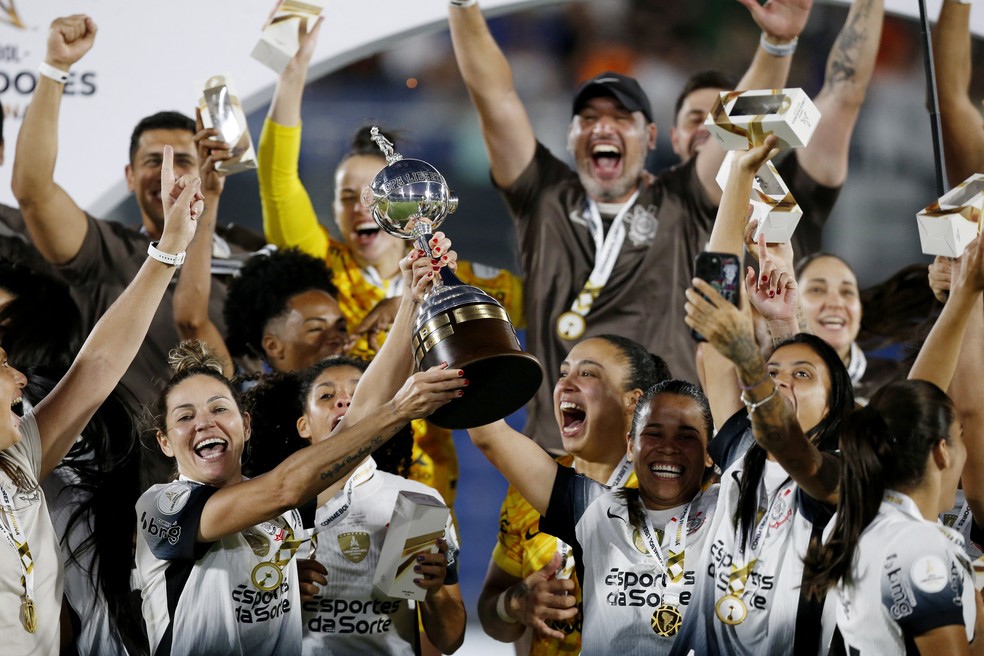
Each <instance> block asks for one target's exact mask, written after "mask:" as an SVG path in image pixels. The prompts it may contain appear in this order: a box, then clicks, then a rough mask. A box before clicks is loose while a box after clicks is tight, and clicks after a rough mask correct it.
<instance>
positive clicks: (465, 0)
mask: <svg viewBox="0 0 984 656" xmlns="http://www.w3.org/2000/svg"><path fill="white" fill-rule="evenodd" d="M477 2H478V0H448V4H449V5H451V6H452V7H461V8H465V7H471V6H472V5H473V4H475V3H477ZM513 621H514V622H515V621H516V620H513Z"/></svg>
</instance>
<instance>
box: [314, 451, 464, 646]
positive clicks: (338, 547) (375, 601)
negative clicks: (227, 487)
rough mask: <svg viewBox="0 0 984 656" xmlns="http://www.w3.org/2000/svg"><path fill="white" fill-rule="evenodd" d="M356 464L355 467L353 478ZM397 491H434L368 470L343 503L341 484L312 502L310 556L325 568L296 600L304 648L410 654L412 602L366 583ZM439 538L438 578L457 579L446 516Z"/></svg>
mask: <svg viewBox="0 0 984 656" xmlns="http://www.w3.org/2000/svg"><path fill="white" fill-rule="evenodd" d="M362 471H363V470H362V468H360V469H359V470H357V471H356V473H355V474H353V477H354V478H355V477H358V475H359V474H360V472H362ZM402 490H408V491H411V492H419V493H423V494H428V495H430V496H433V497H436V498H438V499H440V498H441V495H440V494H438V492H437V491H436V490H434V489H433V488H430V487H428V486H426V485H423V484H422V483H418V482H416V481H408V480H406V479H404V478H401V477H399V476H394V475H393V474H388V473H386V472H382V471H375V472H372V471H369V472H368V478H366V479H365V480H362V481H361V482H359V484H357V485H354V486H353V487H352V497H351V502H350V503H349V500H348V498H347V495H346V494H345V491H344V490H342V491H340V492H339V493H338V494H336V495H335V496H334V497H332V498H331V499H330V500H329V501H328V503H326V504H324V505H323V506H321V507H319V508H318V510H317V513H316V515H315V543H316V544H317V548H316V553H315V554H314V555H313V556H312V557H313V558H314V559H315V560H317V561H318V562H320V563H321V564H322V565H324V566H325V568H326V569H327V570H328V577H327V578H328V584H327V585H325V586H323V587H322V588H321V589H320V590H319V591H318V594H317V595H316V596H315V597H314V599H312V600H311V601H306V602H304V604H303V606H302V608H303V619H304V645H303V653H304V654H305V655H315V654H317V655H319V656H325V655H327V654H332V653H334V654H337V655H339V656H342V655H344V656H350V655H352V656H355V655H358V654H366V655H367V656H368V655H375V654H401V655H403V654H405V655H407V656H412V655H413V654H414V653H415V652H414V645H415V643H416V639H417V610H416V607H415V606H414V605H413V602H412V601H411V600H407V599H390V598H377V597H375V596H374V595H373V587H372V579H373V574H374V573H375V571H376V564H377V563H378V562H379V553H380V551H381V550H382V548H383V540H384V539H385V538H386V528H387V526H388V525H389V521H390V519H391V518H392V516H393V508H394V506H395V505H396V497H397V495H398V493H399V492H400V491H402ZM442 502H443V500H442ZM346 506H347V512H346ZM326 523H327V526H324V524H326ZM445 539H446V540H447V542H448V576H447V578H446V579H445V583H447V584H452V583H457V582H458V575H457V559H456V555H457V552H458V544H457V540H456V538H455V534H454V527H453V526H452V524H451V520H450V518H449V519H448V524H447V526H446V528H445Z"/></svg>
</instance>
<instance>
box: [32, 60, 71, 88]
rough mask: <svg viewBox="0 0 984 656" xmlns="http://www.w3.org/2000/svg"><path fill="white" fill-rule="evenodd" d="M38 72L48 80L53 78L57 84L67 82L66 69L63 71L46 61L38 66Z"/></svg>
mask: <svg viewBox="0 0 984 656" xmlns="http://www.w3.org/2000/svg"><path fill="white" fill-rule="evenodd" d="M38 73H40V74H41V75H43V76H45V77H46V78H48V79H49V80H54V81H55V82H57V83H58V84H65V83H66V82H68V71H63V70H62V69H60V68H55V67H54V66H52V65H51V64H49V63H48V62H41V64H40V65H39V66H38Z"/></svg>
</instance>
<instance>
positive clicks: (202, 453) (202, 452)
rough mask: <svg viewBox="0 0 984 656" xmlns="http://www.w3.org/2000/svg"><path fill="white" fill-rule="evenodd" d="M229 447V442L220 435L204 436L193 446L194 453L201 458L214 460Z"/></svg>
mask: <svg viewBox="0 0 984 656" xmlns="http://www.w3.org/2000/svg"><path fill="white" fill-rule="evenodd" d="M228 448H229V442H228V441H227V440H226V439H224V438H221V437H206V438H204V439H202V440H200V441H199V442H197V443H196V444H195V446H194V451H195V455H196V456H198V457H199V458H201V459H202V460H205V461H209V460H216V459H218V458H221V457H222V455H223V454H224V453H225V452H226V450H227V449H228Z"/></svg>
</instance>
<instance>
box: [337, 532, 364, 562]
mask: <svg viewBox="0 0 984 656" xmlns="http://www.w3.org/2000/svg"><path fill="white" fill-rule="evenodd" d="M369 543H370V542H369V534H368V533H364V532H351V533H342V534H341V535H339V536H338V548H339V550H340V551H341V552H342V555H343V556H345V558H346V559H348V560H350V561H352V562H353V563H361V562H362V561H363V560H364V559H365V557H366V556H367V555H369Z"/></svg>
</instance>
